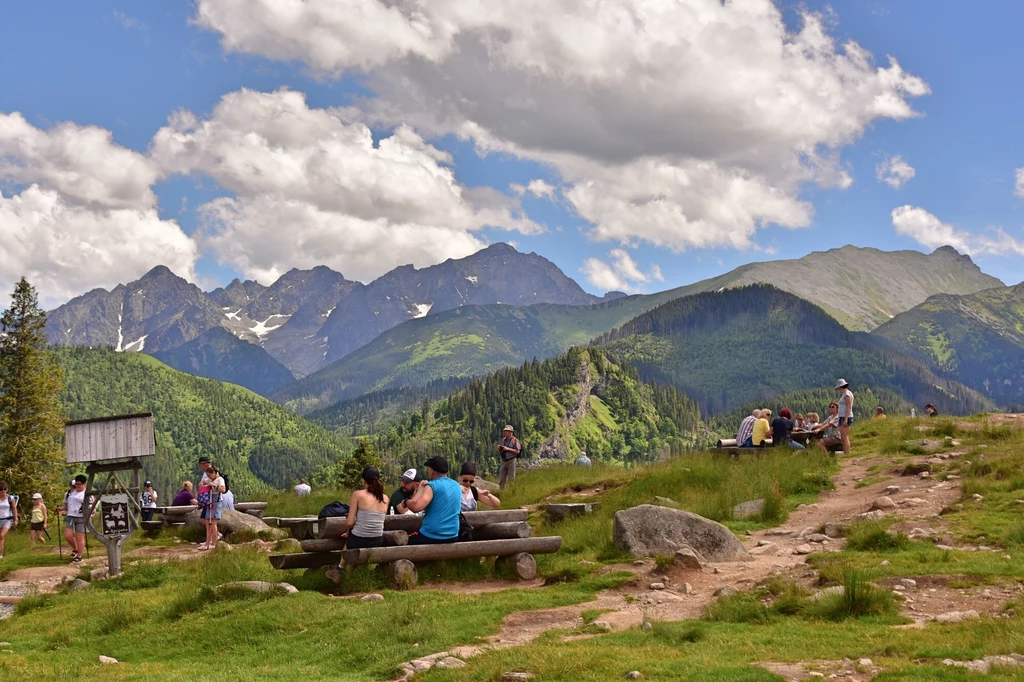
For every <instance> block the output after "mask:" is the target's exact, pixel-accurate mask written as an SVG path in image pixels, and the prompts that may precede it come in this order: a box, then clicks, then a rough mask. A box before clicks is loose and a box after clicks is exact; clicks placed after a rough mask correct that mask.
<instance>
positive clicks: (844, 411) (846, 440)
mask: <svg viewBox="0 0 1024 682" xmlns="http://www.w3.org/2000/svg"><path fill="white" fill-rule="evenodd" d="M836 391H838V392H839V435H840V437H841V438H842V439H843V454H844V455H848V454H850V427H851V426H853V392H852V391H851V390H850V384H848V383H846V379H840V380H839V381H837V382H836Z"/></svg>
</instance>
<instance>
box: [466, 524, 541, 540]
mask: <svg viewBox="0 0 1024 682" xmlns="http://www.w3.org/2000/svg"><path fill="white" fill-rule="evenodd" d="M532 533H533V529H532V528H530V524H528V523H527V522H526V521H509V522H507V523H488V524H487V525H485V526H476V527H474V528H473V539H474V540H513V539H517V538H528V537H530V535H531V534H532Z"/></svg>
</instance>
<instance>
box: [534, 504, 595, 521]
mask: <svg viewBox="0 0 1024 682" xmlns="http://www.w3.org/2000/svg"><path fill="white" fill-rule="evenodd" d="M599 509H601V503H600V502H570V503H568V504H546V505H544V513H545V514H547V517H548V520H549V521H551V522H553V523H554V522H558V521H564V520H565V519H567V518H569V517H570V516H583V515H584V514H593V513H594V512H596V511H598V510H599Z"/></svg>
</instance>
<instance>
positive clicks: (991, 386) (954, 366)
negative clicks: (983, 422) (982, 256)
mask: <svg viewBox="0 0 1024 682" xmlns="http://www.w3.org/2000/svg"><path fill="white" fill-rule="evenodd" d="M872 336H874V337H877V338H879V339H884V340H885V341H887V342H889V343H890V344H892V346H893V347H895V348H897V349H899V350H900V351H902V352H904V353H907V354H908V355H911V356H913V357H915V358H917V359H918V360H921V361H922V362H924V363H925V364H927V365H928V366H929V367H931V368H932V369H933V370H935V371H936V372H939V373H941V374H944V375H946V376H949V377H952V378H954V379H956V380H957V381H960V382H961V383H964V384H966V385H968V386H970V387H971V388H974V389H976V390H977V391H979V392H981V393H982V394H984V395H986V396H988V397H990V398H991V399H992V400H994V401H995V402H996V403H998V404H1000V405H1003V406H1020V405H1024V284H1018V285H1017V286H1014V287H1000V288H998V289H988V290H986V291H982V292H979V293H976V294H971V295H968V296H946V295H942V296H933V297H932V298H929V299H928V300H927V301H925V302H924V303H922V304H921V305H919V306H917V307H915V308H913V309H911V310H908V311H907V312H905V313H903V314H901V315H897V316H896V317H895V318H894V319H892V320H890V321H889V322H887V323H885V324H884V325H882V326H881V327H879V328H878V329H876V330H875V331H874V332H873V333H872Z"/></svg>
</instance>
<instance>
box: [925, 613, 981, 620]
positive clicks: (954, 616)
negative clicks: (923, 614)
mask: <svg viewBox="0 0 1024 682" xmlns="http://www.w3.org/2000/svg"><path fill="white" fill-rule="evenodd" d="M980 617H981V616H980V615H979V614H978V612H977V611H950V612H949V613H940V614H939V615H937V616H935V621H936V622H937V623H962V622H963V621H965V620H971V619H974V618H980Z"/></svg>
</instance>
